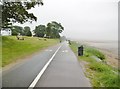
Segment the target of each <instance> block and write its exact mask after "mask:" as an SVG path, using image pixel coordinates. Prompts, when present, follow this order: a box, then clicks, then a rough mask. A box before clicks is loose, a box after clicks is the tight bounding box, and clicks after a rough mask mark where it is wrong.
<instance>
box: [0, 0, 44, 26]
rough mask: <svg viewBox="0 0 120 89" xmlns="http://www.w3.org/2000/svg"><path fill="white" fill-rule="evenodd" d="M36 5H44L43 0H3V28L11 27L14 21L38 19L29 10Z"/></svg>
mask: <svg viewBox="0 0 120 89" xmlns="http://www.w3.org/2000/svg"><path fill="white" fill-rule="evenodd" d="M35 5H43V2H42V0H14V1H13V2H12V1H9V0H2V4H0V8H2V10H0V11H1V12H2V28H6V27H11V26H12V23H15V22H18V23H21V24H23V23H25V22H32V21H37V17H36V16H35V15H34V14H33V13H29V12H28V10H30V9H31V8H34V7H35Z"/></svg>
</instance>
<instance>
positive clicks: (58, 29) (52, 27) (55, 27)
mask: <svg viewBox="0 0 120 89" xmlns="http://www.w3.org/2000/svg"><path fill="white" fill-rule="evenodd" d="M63 30H64V27H63V26H62V25H61V23H57V22H55V21H52V22H51V23H48V24H47V28H46V33H47V34H46V35H47V36H50V37H51V38H59V37H60V35H59V33H62V31H63Z"/></svg>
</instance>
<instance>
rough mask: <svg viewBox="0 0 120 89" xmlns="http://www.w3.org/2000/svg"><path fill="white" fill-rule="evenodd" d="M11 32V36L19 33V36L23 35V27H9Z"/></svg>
mask: <svg viewBox="0 0 120 89" xmlns="http://www.w3.org/2000/svg"><path fill="white" fill-rule="evenodd" d="M11 30H12V35H18V34H19V33H20V34H21V35H23V34H24V32H23V27H20V26H13V27H11Z"/></svg>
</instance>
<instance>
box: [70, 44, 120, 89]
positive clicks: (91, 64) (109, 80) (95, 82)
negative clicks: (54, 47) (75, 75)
mask: <svg viewBox="0 0 120 89" xmlns="http://www.w3.org/2000/svg"><path fill="white" fill-rule="evenodd" d="M78 46H79V44H77V43H76V42H72V44H71V45H70V47H71V49H72V50H73V51H74V53H75V54H76V55H77V47H78ZM92 55H95V56H97V57H99V58H100V59H101V60H104V61H105V55H104V54H103V53H101V52H100V51H99V50H97V49H95V48H92V47H89V46H84V55H83V56H77V57H78V59H79V60H82V61H86V62H87V63H88V64H87V65H86V66H85V67H86V71H87V72H86V73H85V74H86V76H87V77H88V78H89V79H90V80H91V84H92V86H93V87H108V88H107V89H109V88H110V87H111V89H116V88H117V89H119V88H120V77H118V74H116V73H114V72H113V71H115V70H114V69H113V68H112V67H111V66H110V65H106V64H104V63H102V62H97V61H96V60H95V59H93V58H91V56H92ZM98 55H99V56H98ZM115 72H117V70H116V71H115Z"/></svg>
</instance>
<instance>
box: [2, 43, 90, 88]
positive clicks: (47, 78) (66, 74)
mask: <svg viewBox="0 0 120 89" xmlns="http://www.w3.org/2000/svg"><path fill="white" fill-rule="evenodd" d="M61 45H62V46H61ZM60 46H61V47H60ZM58 48H59V49H58ZM56 50H57V52H56ZM55 52H56V53H55ZM53 55H54V57H53ZM51 57H52V61H51V63H50V64H49V65H48V67H47V68H46V70H45V71H44V73H43V74H42V76H41V77H40V79H39V80H38V81H37V82H36V84H35V86H34V87H90V86H91V84H90V82H89V80H88V79H87V78H86V77H85V75H84V73H83V71H82V68H81V66H80V64H79V62H78V61H77V58H76V56H75V55H74V53H73V52H72V51H71V49H70V48H69V46H68V44H67V43H66V42H64V43H61V44H58V45H56V46H54V47H50V48H48V49H46V50H43V51H42V52H40V53H37V54H35V55H33V56H32V57H31V58H29V59H27V60H25V61H23V62H21V63H19V64H17V65H15V66H14V67H12V68H10V69H8V70H5V71H3V75H2V86H3V87H29V86H30V85H31V83H33V80H34V79H35V78H36V76H38V74H39V72H40V71H41V70H42V69H43V67H44V66H45V64H46V63H47V62H48V61H49V60H50V58H51Z"/></svg>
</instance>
